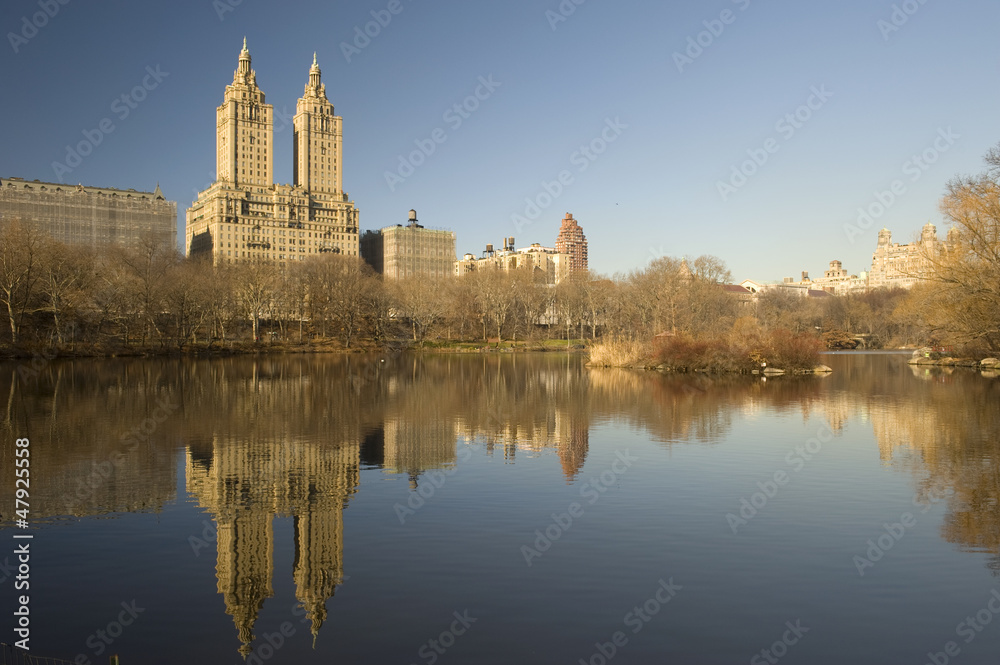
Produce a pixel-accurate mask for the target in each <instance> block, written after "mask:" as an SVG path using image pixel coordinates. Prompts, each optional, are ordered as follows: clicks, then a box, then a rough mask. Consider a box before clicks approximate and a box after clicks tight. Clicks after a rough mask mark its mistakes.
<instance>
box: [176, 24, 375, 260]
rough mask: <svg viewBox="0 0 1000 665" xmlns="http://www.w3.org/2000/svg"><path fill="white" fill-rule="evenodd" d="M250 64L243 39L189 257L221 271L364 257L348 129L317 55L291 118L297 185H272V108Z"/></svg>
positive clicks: (189, 239)
mask: <svg viewBox="0 0 1000 665" xmlns="http://www.w3.org/2000/svg"><path fill="white" fill-rule="evenodd" d="M250 63H251V59H250V52H249V51H248V50H247V47H246V40H244V41H243V50H242V51H241V52H240V57H239V65H238V67H237V69H236V71H235V72H234V73H233V82H232V84H230V85H228V86H226V92H225V97H224V100H223V103H222V105H221V106H219V107H218V108H217V109H216V171H217V180H216V182H215V183H213V184H212V186H211V187H209V188H208V189H206V190H205V191H203V192H201V193H200V194H199V195H198V200H197V201H195V202H194V203H193V204H192V205H191V207H190V208H189V209H188V211H187V229H186V237H185V251H186V252H187V254H188V255H189V256H195V257H197V256H205V257H211V259H212V261H213V262H214V263H215V264H219V263H222V262H236V261H247V260H265V261H273V262H275V263H278V264H279V265H285V264H286V263H288V262H290V261H301V260H304V259H305V258H306V257H307V256H315V255H321V254H325V253H337V254H345V255H349V256H360V254H359V238H358V210H357V208H355V206H354V203H353V202H352V201H350V200H349V198H348V195H347V193H346V192H344V191H343V171H342V167H343V164H342V159H341V156H342V146H343V131H342V128H343V120H342V118H340V117H338V116H337V115H335V113H334V107H333V104H332V103H331V102H330V101H329V99H328V98H327V96H326V86H324V85H323V83H322V82H321V72H320V68H319V65H318V64H317V63H316V57H315V54H314V55H313V64H312V67H310V68H309V82H308V83H306V86H305V92H304V94H303V96H302V97H301V98H300V99H299V100H298V103H297V105H296V109H295V110H296V113H295V117H294V119H293V126H294V132H293V138H292V142H293V171H294V172H293V178H292V184H291V185H279V184H275V182H274V174H273V169H272V165H273V163H274V109H273V107H272V105H271V104H267V103H265V96H264V92H263V91H262V90H261V89H260V88H259V87H258V85H257V75H256V72H254V71H253V69H251V68H250Z"/></svg>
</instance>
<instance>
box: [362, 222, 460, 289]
mask: <svg viewBox="0 0 1000 665" xmlns="http://www.w3.org/2000/svg"><path fill="white" fill-rule="evenodd" d="M361 256H362V257H363V258H364V259H365V261H367V262H368V264H369V265H370V266H371V267H372V268H374V269H375V272H377V273H379V274H382V275H385V276H386V278H388V279H401V278H403V277H414V276H426V277H448V276H450V275H452V274H454V266H455V233H454V231H444V230H440V229H427V228H424V227H423V226H421V225H420V224H419V223H418V222H417V211H416V210H411V211H410V217H409V221H408V223H407V225H406V226H403V225H402V224H397V225H396V226H387V227H385V228H384V229H381V230H379V231H366V232H365V235H364V236H363V237H362V238H361Z"/></svg>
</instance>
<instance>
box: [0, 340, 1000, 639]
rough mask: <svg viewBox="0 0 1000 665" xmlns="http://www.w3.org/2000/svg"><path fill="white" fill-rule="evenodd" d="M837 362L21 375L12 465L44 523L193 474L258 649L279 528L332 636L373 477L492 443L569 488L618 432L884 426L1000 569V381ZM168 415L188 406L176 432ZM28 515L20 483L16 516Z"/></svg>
mask: <svg viewBox="0 0 1000 665" xmlns="http://www.w3.org/2000/svg"><path fill="white" fill-rule="evenodd" d="M828 364H831V365H832V366H834V368H835V370H836V371H835V373H834V374H833V375H831V376H830V377H825V378H824V377H781V378H780V379H777V380H769V381H767V382H764V381H761V380H759V379H757V378H748V377H723V378H719V377H709V376H704V375H692V376H660V375H657V374H652V373H643V372H625V371H614V370H594V371H591V370H588V369H586V368H585V367H583V366H582V365H581V363H580V361H579V359H578V358H567V357H565V356H557V355H554V354H553V355H543V356H531V357H525V356H476V357H465V356H463V357H449V356H432V357H421V356H412V355H406V356H382V357H362V356H349V357H322V356H320V357H276V358H257V359H249V358H234V359H226V360H216V361H192V360H114V361H77V362H54V363H51V364H50V365H49V366H47V367H45V368H44V369H43V371H42V372H41V373H40V374H39V375H38V377H37V378H27V379H26V378H25V377H23V376H22V375H20V374H19V373H18V371H17V369H16V368H14V369H11V368H10V366H7V368H6V371H3V372H2V373H0V394H2V395H6V396H7V404H6V410H5V413H4V420H3V423H2V425H3V427H4V429H5V430H6V432H5V433H6V437H5V439H4V444H3V446H2V447H0V462H2V467H3V468H4V469H8V468H11V467H13V446H12V441H13V438H14V437H16V436H23V435H25V433H27V434H28V435H29V436H30V437H31V438H32V446H33V447H32V474H33V476H32V477H33V482H32V517H33V518H34V519H39V518H54V517H57V516H64V515H74V516H78V517H82V516H91V515H102V514H107V513H116V512H119V513H120V512H133V511H143V510H158V509H160V508H161V507H162V506H164V505H165V504H166V503H169V502H171V501H174V500H175V499H176V498H177V497H176V496H175V494H176V492H175V489H174V488H175V486H176V482H177V479H176V469H177V468H178V467H179V466H180V464H181V462H183V468H184V473H185V485H184V487H185V491H186V493H187V494H188V496H189V497H191V498H192V499H193V500H194V501H195V502H196V503H197V505H198V506H200V507H201V508H202V509H204V510H205V511H207V512H208V513H209V514H210V515H211V516H212V518H213V519H214V520H215V522H216V525H217V534H218V536H217V560H216V574H217V579H218V587H217V591H218V593H219V594H221V595H222V597H223V599H224V602H225V606H226V611H227V613H228V614H229V615H231V616H232V619H233V622H234V624H235V627H236V631H237V633H238V636H239V640H240V642H241V645H242V646H241V647H240V652H241V653H242V654H244V655H247V654H248V653H249V652H250V649H251V647H250V645H251V643H252V642H253V640H254V625H255V623H256V621H257V618H258V614H259V612H260V610H261V608H262V607H263V605H264V603H265V601H266V600H267V599H268V598H270V597H272V596H273V594H274V590H273V588H272V579H273V575H274V565H275V564H274V549H275V542H274V530H273V524H274V520H275V518H277V517H291V518H292V519H293V524H294V563H293V570H292V571H291V573H292V578H293V580H294V583H295V595H296V598H297V600H298V602H299V603H300V604H301V607H302V610H303V612H304V613H305V615H306V617H307V618H308V619H309V621H310V625H311V630H312V633H313V635H314V636H316V635H318V634H319V632H320V630H321V628H322V626H323V623H324V621H325V620H326V618H327V604H328V601H330V599H331V598H333V597H334V594H335V591H336V588H337V586H338V585H339V584H340V583H341V582H342V581H343V579H344V561H343V552H344V543H343V536H344V522H343V511H344V509H345V508H346V507H347V506H348V504H349V502H350V500H351V497H352V496H353V495H354V494H355V493H356V492H357V491H358V490H359V483H360V470H361V469H364V468H377V469H382V471H383V472H384V473H386V474H393V475H395V474H398V475H401V476H405V477H406V478H407V479H408V481H409V484H410V487H411V488H413V489H415V488H417V487H418V486H419V484H420V482H421V478H422V476H423V475H424V474H425V473H426V472H428V471H429V470H435V469H447V468H450V467H452V466H454V465H455V463H456V450H457V447H458V445H460V444H462V443H471V442H479V443H482V444H483V445H484V447H485V449H486V451H487V453H488V454H491V455H502V457H503V459H504V460H506V461H507V462H509V463H515V462H516V461H517V460H519V459H522V458H524V457H529V458H530V457H534V456H538V455H545V454H549V453H552V454H555V455H557V456H558V459H559V463H560V465H561V469H562V473H563V476H564V479H565V482H567V483H571V482H574V481H575V480H576V479H577V477H578V475H579V474H580V472H581V469H582V468H583V466H584V464H585V462H586V460H587V456H588V453H589V451H590V435H591V431H592V429H593V428H594V427H595V426H598V425H603V424H613V425H616V426H622V425H625V426H628V427H630V428H634V429H641V430H642V431H643V432H645V433H646V435H648V437H649V438H650V439H652V440H654V441H657V442H660V443H661V444H662V445H663V446H666V447H670V446H675V445H682V444H691V443H694V444H705V445H711V444H716V443H719V442H721V441H723V440H725V439H726V437H727V436H730V435H731V434H732V433H733V430H734V428H735V427H737V426H738V423H739V422H740V421H741V420H747V419H756V418H762V417H770V416H789V415H797V416H799V417H801V418H802V419H803V420H805V419H808V418H814V417H815V418H820V419H822V420H824V421H826V422H827V423H828V424H829V426H830V428H831V429H832V430H833V431H834V432H842V431H843V430H844V429H845V427H846V426H847V425H848V423H851V422H855V423H857V422H861V423H867V424H869V425H870V427H871V429H872V432H873V433H874V437H875V441H876V442H877V444H878V449H879V455H880V457H881V459H882V460H883V461H884V463H886V464H892V465H894V466H896V467H898V468H900V469H901V470H903V471H905V472H907V473H910V474H912V475H913V476H914V483H915V486H916V488H917V492H918V495H919V496H920V497H922V498H924V499H926V500H927V501H930V500H931V499H934V500H937V498H938V497H947V498H946V499H945V501H946V506H947V515H946V518H945V522H944V526H943V533H942V536H943V537H944V538H945V539H946V540H947V541H949V542H952V543H955V544H956V545H958V546H960V547H961V548H964V549H967V550H970V551H978V552H989V553H992V554H994V555H995V558H994V562H993V565H994V566H995V568H996V570H998V571H1000V509H998V508H1000V505H998V504H1000V464H998V460H1000V408H998V407H1000V381H997V380H996V379H991V378H988V377H984V376H981V375H979V374H976V373H974V372H972V371H967V370H962V369H959V370H956V371H952V372H942V371H927V370H925V369H912V368H910V367H908V366H907V365H906V364H905V356H880V355H869V356H831V358H830V360H829V363H828ZM165 403H166V404H171V405H174V407H175V410H174V411H173V412H172V413H171V415H170V416H169V417H168V418H166V419H163V420H162V422H160V421H158V420H157V416H156V414H157V411H156V410H157V408H161V409H162V408H163V407H162V405H163V404H165ZM150 422H152V423H153V424H152V425H150ZM135 432H139V435H135ZM13 505H14V500H13V487H12V484H11V479H10V474H4V479H3V481H2V484H0V520H3V521H5V522H9V520H10V519H11V518H12V514H11V510H12V507H13Z"/></svg>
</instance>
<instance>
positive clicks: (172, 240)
mask: <svg viewBox="0 0 1000 665" xmlns="http://www.w3.org/2000/svg"><path fill="white" fill-rule="evenodd" d="M10 219H20V220H21V221H23V222H27V223H29V224H32V225H34V226H35V227H36V228H38V229H39V230H41V231H43V232H45V233H47V234H48V235H50V236H52V237H53V238H54V239H56V240H58V241H59V242H63V243H66V244H67V245H79V246H86V247H93V248H98V247H106V246H109V245H132V244H136V243H139V242H146V241H150V240H151V241H153V242H155V243H157V244H160V245H162V246H163V247H165V248H169V249H170V250H171V251H172V250H174V249H175V248H176V247H177V203H175V202H174V201H168V200H167V199H166V197H164V196H163V192H161V191H160V186H159V185H157V186H156V190H155V191H153V192H137V191H135V190H134V189H128V190H120V189H113V188H106V187H85V186H83V185H60V184H57V183H49V182H39V181H38V180H32V181H30V182H29V181H26V180H23V179H21V178H7V179H5V180H0V223H3V222H5V221H6V220H10Z"/></svg>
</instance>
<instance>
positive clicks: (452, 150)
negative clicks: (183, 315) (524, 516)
mask: <svg viewBox="0 0 1000 665" xmlns="http://www.w3.org/2000/svg"><path fill="white" fill-rule="evenodd" d="M62 2H65V4H60V0H33V1H27V0H7V1H6V2H4V3H3V6H2V8H0V30H2V33H3V35H4V41H3V44H0V90H2V95H3V96H2V100H3V101H2V103H0V120H2V122H3V125H2V126H3V127H5V128H6V131H5V132H4V136H3V138H2V143H0V178H6V177H11V176H19V177H24V178H27V179H36V178H37V179H40V180H48V181H53V180H55V181H62V182H67V183H74V184H75V183H77V182H82V183H84V184H88V185H95V186H105V187H118V188H123V189H124V188H130V187H131V188H135V189H139V190H152V189H153V187H155V185H156V183H157V182H159V183H160V186H161V187H162V189H163V191H164V193H165V194H166V195H167V197H168V198H170V199H171V200H175V201H177V204H178V213H179V218H180V223H182V222H183V211H184V209H185V208H186V207H187V206H188V205H190V203H191V201H192V200H193V199H194V198H195V197H196V194H197V191H199V190H201V189H204V188H205V187H206V186H207V185H208V184H210V183H211V182H212V181H213V180H214V178H215V128H214V124H215V108H216V106H218V105H219V104H220V103H221V101H222V96H223V92H224V89H225V86H226V85H227V84H228V83H230V82H231V81H232V76H233V70H234V69H235V68H236V65H237V58H238V55H239V51H240V48H241V46H242V41H243V37H244V35H245V36H246V37H247V41H248V45H249V49H250V52H251V54H252V56H253V68H254V69H255V70H256V72H257V81H258V84H259V85H260V86H261V88H262V89H263V90H264V92H265V93H266V95H267V101H268V102H269V103H271V104H273V105H274V107H275V111H276V115H277V116H278V118H279V119H278V121H277V123H276V124H277V129H279V131H278V134H277V136H276V139H275V142H276V145H277V150H276V151H275V160H274V168H275V179H276V180H277V181H278V182H283V183H286V182H290V181H291V179H292V168H291V157H292V145H291V141H292V132H291V127H290V124H289V125H288V126H285V127H284V128H282V127H281V125H282V121H281V119H280V117H281V114H283V113H287V114H288V118H289V120H288V122H289V123H290V118H291V115H293V114H294V111H295V102H296V100H297V99H298V97H299V96H300V95H301V94H302V90H303V86H304V85H305V83H306V81H307V78H308V70H309V65H310V64H311V62H312V54H313V51H316V52H317V53H318V58H319V64H320V66H321V68H322V71H323V81H324V83H325V84H326V87H327V94H328V96H329V97H330V99H331V100H332V101H333V103H334V105H335V107H336V112H337V114H338V115H341V116H342V117H343V118H344V188H345V189H346V190H347V191H348V192H349V194H350V195H351V198H352V199H353V200H354V201H355V203H356V204H357V206H358V207H359V208H360V210H361V227H362V229H372V228H380V227H382V226H386V225H389V224H394V223H397V222H401V221H404V220H405V219H406V215H407V211H408V210H409V209H410V208H416V209H417V210H418V212H419V215H420V220H421V222H422V223H424V224H425V225H426V226H429V227H437V228H447V229H451V230H454V231H455V232H456V234H457V238H458V241H457V250H458V253H459V254H463V253H465V252H472V253H479V252H481V251H482V249H483V247H484V246H485V245H486V243H494V244H499V243H500V239H501V238H503V237H505V236H515V237H516V239H517V244H518V246H522V245H526V244H529V243H531V242H540V243H542V244H545V245H552V244H553V243H554V242H555V236H556V233H557V232H558V228H559V223H560V220H561V218H562V217H563V215H564V213H566V212H572V213H573V214H574V216H575V217H576V219H577V220H579V222H580V224H581V225H582V226H583V227H584V230H585V232H586V234H587V238H588V240H589V242H590V263H591V268H592V269H594V270H597V271H599V272H603V273H613V272H616V271H627V270H631V269H634V268H639V267H642V266H644V265H645V264H647V263H648V262H649V260H650V259H652V258H654V257H656V256H659V255H670V256H683V255H686V256H697V255H700V254H713V255H715V256H718V257H719V258H721V259H722V260H724V261H725V262H726V264H727V265H728V266H729V267H730V269H731V270H732V272H733V276H734V278H735V279H736V280H737V281H738V280H742V279H745V278H754V279H760V280H778V279H781V278H782V277H783V276H798V275H799V273H800V272H801V271H803V270H807V271H809V272H810V274H811V275H813V276H816V275H819V274H821V273H822V271H823V270H824V269H825V268H826V266H827V264H828V262H829V261H830V260H831V259H839V260H841V261H843V262H844V267H845V268H847V269H848V270H850V271H851V272H852V273H856V272H858V271H860V270H865V269H867V268H868V267H869V266H870V263H871V253H872V251H873V249H874V245H875V240H876V234H877V232H878V229H879V228H881V227H882V226H886V227H888V228H889V229H890V230H892V232H893V237H894V239H896V240H898V241H904V242H905V241H909V240H910V239H912V237H914V236H915V235H916V234H917V233H918V232H919V229H920V227H921V226H922V225H923V224H925V223H927V222H928V221H932V222H934V223H936V224H938V226H939V228H941V229H943V228H944V223H943V221H942V220H941V216H940V213H939V212H938V201H939V199H940V197H941V195H942V193H943V191H944V187H945V184H946V183H947V181H948V180H949V179H950V178H952V177H953V176H955V175H956V174H959V173H971V172H976V171H979V170H980V169H981V167H982V161H981V158H982V154H983V153H984V152H985V151H986V150H987V149H988V148H990V147H991V146H993V145H995V144H997V143H998V142H1000V121H998V120H997V118H998V114H997V111H998V109H1000V86H997V85H996V79H997V74H998V72H997V69H998V64H1000V40H997V39H996V35H995V30H996V26H997V25H998V24H1000V21H998V19H1000V4H998V3H996V2H994V1H988V0H952V1H951V2H947V3H946V2H944V1H943V0H925V1H924V2H923V3H921V2H920V0H907V1H906V2H899V1H897V2H895V3H894V2H892V1H888V0H887V1H885V2H881V1H878V0H864V1H862V0H845V1H842V2H837V3H832V2H830V3H817V2H801V1H798V2H794V1H792V0H771V1H769V2H764V1H763V0H713V1H711V2H705V1H700V2H694V1H686V2H662V1H654V0H618V1H616V2H612V1H611V0H583V1H582V2H581V0H564V1H563V2H562V3H561V4H560V1H559V0H548V1H546V0H540V1H530V2H529V1H521V0H507V1H505V2H499V1H497V2H482V1H479V0H438V1H435V2H432V1H431V0H395V2H394V1H393V0H365V1H361V0H343V1H340V2H335V3H331V2H320V1H303V2H287V3H282V4H278V3H275V2H266V1H265V0H241V1H240V0H214V1H213V0H197V1H195V0H176V1H174V2H124V1H121V0H109V1H104V2H99V3H98V2H88V1H86V0H62ZM396 2H398V4H395V3H396ZM577 2H581V4H576V3H577ZM47 4H49V5H50V6H49V12H50V13H53V14H54V16H52V17H51V18H50V17H48V16H44V15H40V16H41V17H42V18H44V19H45V20H42V18H39V17H38V16H36V14H38V12H42V11H43V9H44V7H43V6H45V5H47ZM894 5H895V7H896V8H898V9H894ZM56 7H57V8H58V10H57V11H56ZM560 7H561V9H560ZM391 10H395V11H396V13H395V14H393V13H392V12H391ZM571 10H572V11H571ZM372 12H375V17H379V16H381V18H382V20H383V23H386V25H384V26H381V25H378V26H377V30H376V24H374V23H371V22H372V21H374V20H375V18H373V14H372ZM894 12H895V23H893V18H894ZM907 12H909V13H907ZM33 17H34V22H35V23H38V24H42V27H40V28H38V29H37V30H33V29H32V28H34V26H32V28H26V27H25V19H27V21H28V22H29V23H30V22H31V21H32V18H33ZM387 17H389V18H391V21H386V18H387ZM562 19H565V20H562ZM904 19H905V22H904ZM880 21H882V23H881V25H880V23H879V22H880ZM706 22H707V23H706ZM366 28H367V29H368V32H369V33H371V34H376V33H377V34H376V36H374V37H369V38H368V42H367V43H366V42H365V40H364V39H360V38H357V35H358V31H361V32H364V31H365V29H366ZM897 28H898V29H897ZM713 33H714V34H713ZM12 35H15V36H13V37H12ZM689 40H691V41H689ZM698 41H700V42H701V44H702V45H701V46H692V45H691V44H692V43H693V44H697V43H698ZM345 44H348V45H351V48H349V49H348V48H345V46H344V45H345ZM359 46H361V48H359ZM699 49H700V53H699ZM676 53H680V54H681V55H683V56H684V58H687V60H684V59H683V58H678V57H677V56H676V55H675V54H676ZM147 68H148V69H147ZM151 72H152V73H156V76H153V75H152V74H151ZM483 80H485V81H487V82H489V85H484V84H483V83H482V82H481V81H483ZM144 83H145V84H146V88H147V89H144V90H142V92H143V93H144V96H145V98H144V99H142V101H138V102H136V101H134V100H130V101H131V102H132V103H131V105H126V104H125V103H124V102H122V101H121V96H122V95H123V94H130V91H132V90H133V89H134V88H135V87H136V86H140V87H141V86H142V85H143V84H144ZM477 90H478V93H479V97H480V98H479V99H475V94H476V92H477ZM817 93H819V94H817ZM470 95H471V96H473V99H468V98H469V97H470ZM138 96H143V95H138ZM116 100H117V101H116ZM456 104H465V109H464V110H463V111H462V112H461V114H459V113H458V112H455V111H454V106H455V105H456ZM810 104H811V106H812V108H810ZM133 107H134V108H133ZM126 111H127V112H128V115H127V116H125V117H123V116H124V114H125V112H126ZM788 114H791V116H792V117H791V119H786V116H787V115H788ZM796 114H798V117H797V118H796ZM105 118H107V119H108V120H109V121H110V125H113V129H111V130H110V131H101V129H100V126H101V125H100V123H101V121H102V120H104V119H105ZM110 125H109V124H107V123H106V124H105V129H108V128H109V127H110ZM435 130H440V131H438V132H437V134H436V137H437V138H438V140H439V142H435V141H434V139H433V137H434V136H435V133H434V132H435ZM84 132H90V134H89V135H90V136H91V137H93V138H97V137H100V144H99V145H96V146H95V147H94V149H93V151H92V152H91V153H90V154H89V155H87V156H86V157H83V158H82V159H81V160H80V163H79V164H78V165H76V166H74V167H73V168H72V170H70V171H68V172H66V171H64V170H63V169H60V168H57V167H54V164H55V163H62V164H63V165H64V166H67V146H76V145H77V144H78V143H80V142H81V141H85V140H86V135H85V134H84ZM95 132H96V133H95ZM442 138H443V141H441V139H442ZM418 142H421V143H422V144H423V145H424V147H425V152H429V145H430V144H431V143H433V144H434V151H433V153H432V154H430V155H429V156H426V157H424V156H423V155H419V156H418V157H417V158H412V157H411V153H413V151H415V150H418ZM428 142H429V143H428ZM588 146H589V148H588V152H586V153H585V152H584V151H582V150H581V148H583V147H588ZM921 155H924V156H925V157H926V158H927V159H928V163H919V164H918V163H917V162H915V161H913V160H912V158H913V156H921ZM401 157H402V159H404V160H405V161H406V162H408V163H409V165H412V164H413V163H415V162H416V163H419V166H416V167H415V168H414V169H413V171H412V173H410V171H409V170H408V169H406V168H404V169H403V170H402V171H400V170H399V169H400V159H401ZM420 157H423V159H420ZM765 157H766V161H765V159H764V158H765ZM754 158H756V163H755V162H754V161H750V162H749V163H747V160H753V159H754ZM921 159H923V158H921ZM930 162H932V163H930ZM734 169H735V175H734ZM387 173H395V174H396V177H395V178H391V179H387V176H386V174H387ZM747 174H749V175H747ZM404 176H405V177H404ZM560 178H562V182H560ZM387 180H392V182H391V183H390V182H388V181H387ZM894 181H898V182H897V183H896V189H897V192H901V193H899V194H892V197H893V200H890V198H889V196H887V195H885V194H882V195H881V198H882V200H883V203H885V204H886V205H885V206H884V210H883V211H882V212H881V214H880V215H876V216H875V217H874V219H873V220H872V221H873V223H872V224H871V225H870V226H869V227H868V228H862V227H860V226H859V227H857V228H855V229H854V230H853V231H850V232H849V231H848V230H847V229H845V226H849V225H851V224H856V221H857V219H858V209H859V208H872V209H873V210H874V212H876V213H878V212H879V206H880V205H883V204H882V203H879V193H881V192H886V191H889V192H891V190H892V186H893V183H894ZM720 183H726V185H727V187H723V188H721V189H722V190H723V191H720ZM546 184H547V186H546ZM547 190H548V191H547ZM529 201H531V202H533V203H534V205H535V206H537V209H534V208H532V207H531V206H530V205H529ZM518 216H519V217H518ZM180 237H183V234H180Z"/></svg>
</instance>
